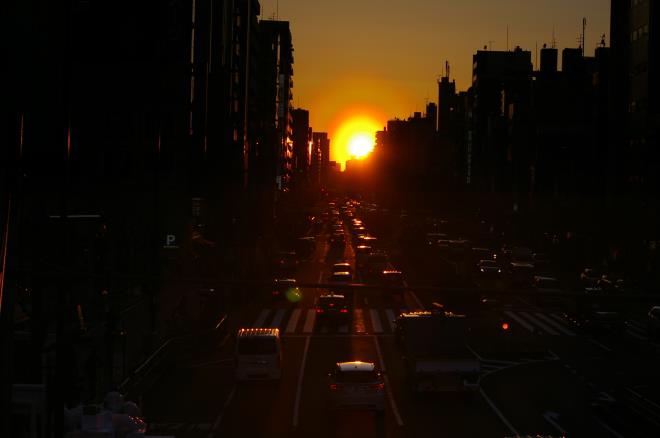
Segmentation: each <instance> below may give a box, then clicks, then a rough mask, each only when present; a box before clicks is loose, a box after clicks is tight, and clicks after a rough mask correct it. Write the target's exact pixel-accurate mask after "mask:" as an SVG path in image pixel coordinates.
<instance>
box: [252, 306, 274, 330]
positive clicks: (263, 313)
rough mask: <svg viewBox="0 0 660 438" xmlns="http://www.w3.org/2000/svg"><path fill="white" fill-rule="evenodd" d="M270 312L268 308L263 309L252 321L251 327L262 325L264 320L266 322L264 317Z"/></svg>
mask: <svg viewBox="0 0 660 438" xmlns="http://www.w3.org/2000/svg"><path fill="white" fill-rule="evenodd" d="M269 313H270V309H263V310H262V311H261V313H260V314H259V316H258V317H257V319H256V320H255V321H254V324H252V327H263V325H264V322H266V318H268V314H269Z"/></svg>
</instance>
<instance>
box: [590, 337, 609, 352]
mask: <svg viewBox="0 0 660 438" xmlns="http://www.w3.org/2000/svg"><path fill="white" fill-rule="evenodd" d="M588 340H589V342H591V343H592V344H594V345H595V346H597V347H600V348H602V349H603V350H605V351H607V352H608V353H611V352H612V351H614V350H612V349H611V348H610V347H608V346H607V345H603V344H601V343H600V342H598V341H597V340H595V339H592V338H589V339H588Z"/></svg>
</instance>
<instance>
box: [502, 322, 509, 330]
mask: <svg viewBox="0 0 660 438" xmlns="http://www.w3.org/2000/svg"><path fill="white" fill-rule="evenodd" d="M502 330H509V323H508V322H503V323H502Z"/></svg>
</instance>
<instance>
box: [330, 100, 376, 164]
mask: <svg viewBox="0 0 660 438" xmlns="http://www.w3.org/2000/svg"><path fill="white" fill-rule="evenodd" d="M372 114H373V115H372ZM380 119H381V116H380V115H379V114H378V113H377V112H376V111H373V110H372V111H365V110H362V111H356V110H352V111H351V110H349V111H346V112H344V113H343V114H341V116H339V117H337V122H336V125H335V129H331V138H332V153H331V155H332V157H333V159H334V160H337V161H338V162H340V163H342V165H343V164H344V163H345V162H346V160H350V159H351V158H364V157H366V156H367V155H369V153H370V152H371V151H372V150H373V149H374V144H375V142H376V132H377V131H378V130H380V129H383V128H382V126H383V122H382V121H381V120H380Z"/></svg>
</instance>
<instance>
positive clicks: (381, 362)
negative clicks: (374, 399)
mask: <svg viewBox="0 0 660 438" xmlns="http://www.w3.org/2000/svg"><path fill="white" fill-rule="evenodd" d="M372 338H373V340H374V345H375V346H376V354H378V362H379V365H380V369H381V370H383V373H384V372H385V371H387V369H386V368H385V361H384V360H383V354H382V353H381V352H380V345H378V338H376V337H375V336H372ZM383 380H384V381H385V392H386V393H387V398H388V400H389V401H390V407H391V408H392V413H393V414H394V418H395V419H396V424H398V425H399V427H401V426H403V420H402V419H401V415H400V414H399V409H398V408H397V406H396V401H394V394H393V393H392V387H391V386H390V379H389V378H388V377H387V374H383Z"/></svg>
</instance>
